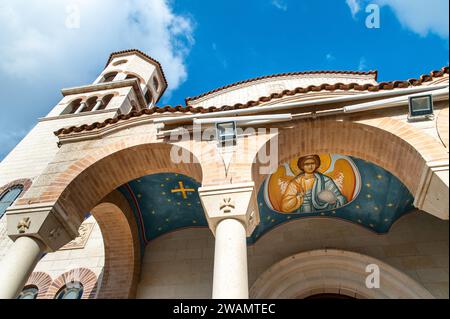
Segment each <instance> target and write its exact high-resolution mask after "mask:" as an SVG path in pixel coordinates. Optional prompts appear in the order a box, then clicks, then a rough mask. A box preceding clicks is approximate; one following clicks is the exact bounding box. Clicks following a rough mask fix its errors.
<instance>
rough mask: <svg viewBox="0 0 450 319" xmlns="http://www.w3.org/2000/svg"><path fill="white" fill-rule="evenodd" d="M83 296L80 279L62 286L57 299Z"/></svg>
mask: <svg viewBox="0 0 450 319" xmlns="http://www.w3.org/2000/svg"><path fill="white" fill-rule="evenodd" d="M82 296H83V285H82V284H81V282H79V281H75V282H70V283H68V284H66V285H65V286H64V287H62V288H61V289H60V290H59V291H58V293H57V294H56V296H55V299H81V297H82Z"/></svg>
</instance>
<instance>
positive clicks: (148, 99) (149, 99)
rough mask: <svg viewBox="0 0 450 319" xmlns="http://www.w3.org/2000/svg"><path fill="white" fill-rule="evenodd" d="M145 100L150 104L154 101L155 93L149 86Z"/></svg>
mask: <svg viewBox="0 0 450 319" xmlns="http://www.w3.org/2000/svg"><path fill="white" fill-rule="evenodd" d="M145 101H146V102H147V105H148V106H150V105H151V104H152V103H153V95H152V92H150V89H149V88H147V92H146V93H145Z"/></svg>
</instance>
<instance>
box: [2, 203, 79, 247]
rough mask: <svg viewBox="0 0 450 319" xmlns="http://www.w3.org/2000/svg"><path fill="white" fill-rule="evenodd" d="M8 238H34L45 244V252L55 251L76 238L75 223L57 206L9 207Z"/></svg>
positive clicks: (7, 216)
mask: <svg viewBox="0 0 450 319" xmlns="http://www.w3.org/2000/svg"><path fill="white" fill-rule="evenodd" d="M6 223H7V230H8V236H9V237H10V238H11V239H12V240H14V241H15V240H16V239H17V238H19V237H21V236H28V237H34V238H37V239H39V240H40V241H41V242H42V243H44V244H45V246H46V248H45V250H46V251H47V252H51V251H56V250H58V249H59V248H61V247H62V246H64V245H65V244H67V243H68V242H70V241H71V240H73V239H74V238H76V237H77V236H78V227H77V226H76V225H75V224H76V222H75V221H73V220H71V219H70V218H69V216H67V214H66V213H65V212H64V211H63V210H62V208H61V207H59V206H58V205H57V204H53V205H49V204H35V205H23V206H13V207H10V208H9V209H8V210H7V212H6Z"/></svg>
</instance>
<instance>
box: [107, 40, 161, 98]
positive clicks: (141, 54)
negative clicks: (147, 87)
mask: <svg viewBox="0 0 450 319" xmlns="http://www.w3.org/2000/svg"><path fill="white" fill-rule="evenodd" d="M132 53H136V54H138V55H140V56H141V57H143V58H144V59H146V60H148V61H150V62H153V63H155V64H156V65H157V66H158V67H159V69H160V71H161V74H162V76H163V80H164V83H165V84H166V85H165V88H164V91H165V89H166V88H167V86H168V84H167V79H166V75H165V74H164V70H163V68H162V66H161V63H159V61H157V60H155V59H153V58H152V57H151V56H149V55H147V54H145V53H144V52H142V51H141V50H137V49H130V50H123V51H117V52H113V53H111V54H110V55H109V58H108V62H106V65H105V68H106V67H107V66H108V64H109V63H110V62H111V60H112V59H113V58H114V57H116V56H124V55H128V54H132ZM162 93H164V92H162ZM162 93H161V95H162Z"/></svg>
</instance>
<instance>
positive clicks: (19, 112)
mask: <svg viewBox="0 0 450 319" xmlns="http://www.w3.org/2000/svg"><path fill="white" fill-rule="evenodd" d="M170 1H171V0H95V1H92V0H35V1H30V0H9V1H7V0H1V1H0V30H1V31H0V96H1V103H0V112H1V113H0V114H2V115H1V116H0V160H1V158H2V157H3V156H2V155H5V153H7V152H9V150H10V149H11V147H13V146H14V145H15V144H16V143H17V142H18V140H19V139H20V138H21V137H22V136H23V135H24V133H23V132H22V130H23V129H24V128H29V127H30V126H33V125H34V124H35V123H36V119H37V118H38V117H40V116H44V115H45V114H46V113H47V112H48V111H50V109H51V108H52V107H53V106H54V105H55V104H56V103H57V102H58V100H59V99H60V98H61V95H60V93H59V90H60V89H61V88H63V87H70V86H76V85H83V84H89V83H92V82H93V81H94V80H95V78H96V77H97V76H98V74H99V73H100V72H101V71H102V68H103V66H104V64H105V63H106V60H107V58H108V56H109V54H110V53H111V52H114V51H119V50H124V49H130V48H136V49H140V50H142V51H144V52H146V53H147V54H149V55H150V56H152V57H153V58H155V59H157V60H158V61H159V62H161V64H162V67H163V69H164V72H165V74H166V77H167V81H168V82H169V89H168V91H167V92H166V94H165V96H166V97H167V96H170V94H171V92H173V90H175V89H176V88H177V87H179V86H180V85H181V84H182V83H183V82H184V81H186V79H187V76H188V74H187V67H186V57H187V54H188V53H189V51H190V49H191V47H192V46H193V44H194V36H193V30H194V28H195V25H194V22H193V19H192V18H190V17H189V16H182V15H178V14H176V13H174V12H173V10H172V7H171V5H170V3H171V2H170ZM74 6H75V10H74ZM76 11H79V14H80V15H79V23H80V27H79V28H70V27H71V26H73V25H76V23H75V24H73V23H72V24H67V23H66V22H67V21H69V22H70V21H75V22H76V21H77V19H76V17H75V19H73V17H74V16H73V13H76ZM67 25H68V26H69V27H67ZM9 132H20V133H17V134H13V133H9Z"/></svg>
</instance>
